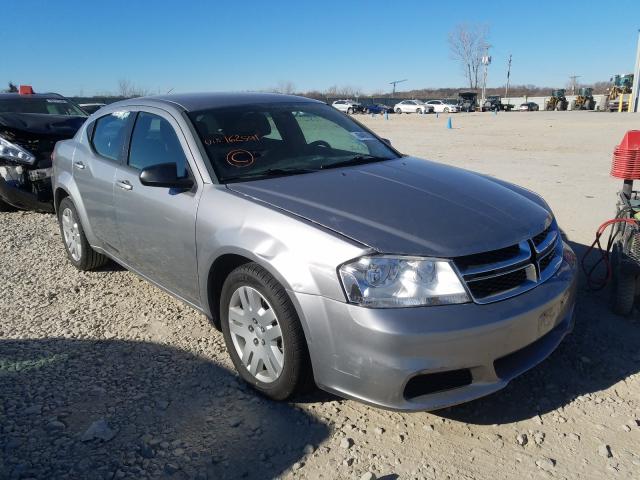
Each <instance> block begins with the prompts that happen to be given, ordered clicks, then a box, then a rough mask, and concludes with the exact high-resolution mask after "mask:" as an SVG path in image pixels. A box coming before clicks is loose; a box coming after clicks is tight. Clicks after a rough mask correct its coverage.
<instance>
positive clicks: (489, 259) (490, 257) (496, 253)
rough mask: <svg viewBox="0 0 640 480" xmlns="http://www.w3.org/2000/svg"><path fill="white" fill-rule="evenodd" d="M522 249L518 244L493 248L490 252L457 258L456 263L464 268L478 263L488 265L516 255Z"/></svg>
mask: <svg viewBox="0 0 640 480" xmlns="http://www.w3.org/2000/svg"><path fill="white" fill-rule="evenodd" d="M519 250H520V247H519V246H518V245H511V246H510V247H506V248H501V249H499V250H491V251H489V252H483V253H479V254H477V255H467V256H464V257H458V258H456V265H457V266H458V268H460V269H462V270H466V269H467V268H469V267H472V266H476V265H486V264H489V263H498V262H504V261H506V260H509V259H510V258H513V257H515V256H516V255H517V254H518V252H519Z"/></svg>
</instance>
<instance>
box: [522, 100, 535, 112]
mask: <svg viewBox="0 0 640 480" xmlns="http://www.w3.org/2000/svg"><path fill="white" fill-rule="evenodd" d="M518 110H520V111H521V112H537V111H538V110H540V106H539V105H538V104H537V103H535V102H527V103H521V104H520V107H519V108H518Z"/></svg>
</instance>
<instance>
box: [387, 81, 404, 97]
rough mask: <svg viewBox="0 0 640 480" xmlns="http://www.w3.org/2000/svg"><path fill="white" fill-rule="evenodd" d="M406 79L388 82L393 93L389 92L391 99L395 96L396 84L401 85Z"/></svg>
mask: <svg viewBox="0 0 640 480" xmlns="http://www.w3.org/2000/svg"><path fill="white" fill-rule="evenodd" d="M406 81H407V79H406V78H405V79H404V80H394V81H393V82H389V85H393V91H392V92H391V98H393V97H394V95H395V94H396V84H397V83H402V82H406Z"/></svg>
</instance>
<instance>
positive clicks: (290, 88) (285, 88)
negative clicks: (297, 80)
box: [273, 80, 296, 95]
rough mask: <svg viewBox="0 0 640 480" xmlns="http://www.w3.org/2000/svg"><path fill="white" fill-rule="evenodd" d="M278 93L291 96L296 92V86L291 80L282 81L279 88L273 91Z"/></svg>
mask: <svg viewBox="0 0 640 480" xmlns="http://www.w3.org/2000/svg"><path fill="white" fill-rule="evenodd" d="M273 90H274V91H275V92H277V93H284V94H287V95H291V94H293V93H295V92H296V86H295V84H294V83H293V82H292V81H290V80H280V81H279V82H278V86H277V87H275V88H274V89H273Z"/></svg>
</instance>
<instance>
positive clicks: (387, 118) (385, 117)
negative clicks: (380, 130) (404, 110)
mask: <svg viewBox="0 0 640 480" xmlns="http://www.w3.org/2000/svg"><path fill="white" fill-rule="evenodd" d="M384 119H385V120H389V110H385V111H384Z"/></svg>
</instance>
